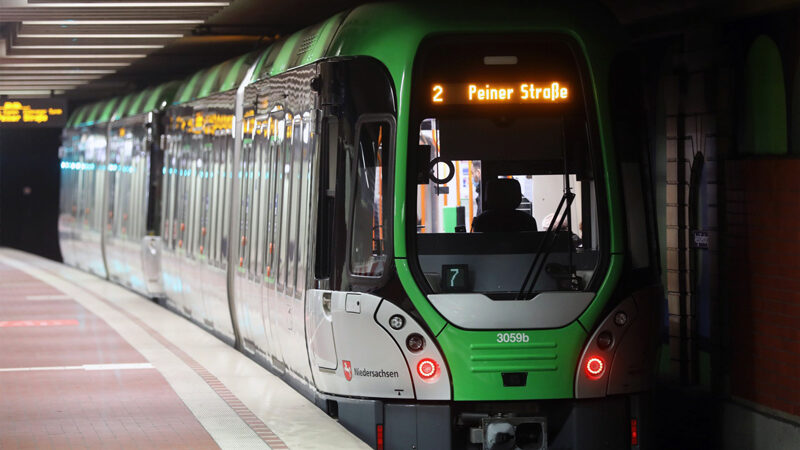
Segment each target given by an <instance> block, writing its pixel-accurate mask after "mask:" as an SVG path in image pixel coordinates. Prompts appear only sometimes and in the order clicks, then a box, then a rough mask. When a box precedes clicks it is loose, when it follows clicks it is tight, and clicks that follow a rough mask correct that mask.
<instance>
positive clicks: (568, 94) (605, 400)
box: [59, 1, 663, 449]
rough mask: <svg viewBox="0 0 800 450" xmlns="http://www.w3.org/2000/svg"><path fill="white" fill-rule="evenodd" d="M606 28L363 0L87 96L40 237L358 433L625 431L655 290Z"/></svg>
mask: <svg viewBox="0 0 800 450" xmlns="http://www.w3.org/2000/svg"><path fill="white" fill-rule="evenodd" d="M615 30H617V28H616V25H615V24H614V20H613V19H612V18H611V16H610V15H609V14H608V13H607V12H606V11H604V10H602V9H600V8H598V7H596V6H593V5H592V4H589V3H581V2H570V1H568V2H560V3H559V4H557V5H553V4H547V5H546V4H544V3H539V2H531V3H530V4H526V5H521V4H509V5H503V4H491V5H487V4H483V5H459V6H458V7H448V6H444V5H442V6H437V5H420V4H414V3H379V4H369V5H363V6H359V7H357V8H354V9H352V10H349V11H346V12H343V13H340V14H338V15H336V16H334V17H331V18H330V19H328V20H326V21H324V22H322V23H320V24H317V25H314V26H311V27H308V28H306V29H303V30H301V31H299V32H297V33H294V34H292V35H290V36H287V37H285V38H284V39H282V40H279V41H277V42H275V43H274V44H272V45H270V46H269V47H267V48H266V49H264V50H262V51H257V52H253V53H250V54H247V55H243V56H241V57H238V58H234V59H231V60H229V61H227V62H225V63H222V64H219V65H217V66H214V67H211V68H208V69H205V70H203V71H201V72H199V73H197V74H195V75H193V76H191V77H189V78H188V79H186V80H184V81H182V82H179V83H168V84H165V85H161V86H158V87H155V88H151V89H148V90H146V91H143V92H140V93H136V94H131V95H129V96H126V97H121V98H117V99H112V100H108V101H105V102H99V103H97V104H93V105H87V106H86V107H84V108H81V109H79V110H77V111H76V112H75V114H74V115H73V117H72V118H71V119H70V120H69V123H68V126H67V128H66V129H65V131H64V135H63V149H62V163H61V165H62V189H61V214H60V218H59V230H60V239H61V249H62V253H63V255H64V261H65V262H66V263H67V264H71V265H75V266H78V267H81V268H83V269H86V270H91V271H93V272H94V273H96V274H97V275H99V276H102V277H108V278H110V279H111V280H113V281H116V282H118V283H120V284H123V285H125V286H128V287H129V288H131V289H134V290H136V291H138V292H140V293H142V294H144V295H147V296H150V297H153V298H158V299H159V301H160V302H162V304H164V305H165V306H166V307H168V308H170V309H172V310H173V311H175V312H177V313H178V314H181V315H184V316H185V317H187V318H189V319H190V320H192V321H194V322H196V323H197V324H198V325H200V326H201V327H204V328H206V329H207V330H208V331H209V332H212V333H214V334H215V335H217V336H218V337H219V338H220V339H222V340H224V341H226V342H228V343H230V344H231V345H233V346H236V348H238V349H239V350H240V351H242V352H243V353H245V354H246V355H248V356H249V357H251V358H252V359H254V360H256V361H258V362H259V363H260V364H262V365H263V366H264V367H266V368H267V369H268V370H270V371H272V372H273V373H275V374H277V375H279V376H281V377H282V378H283V379H284V380H285V381H286V382H287V383H289V384H290V385H292V386H293V387H294V388H295V389H297V390H298V391H299V392H301V393H303V394H304V395H306V396H307V397H308V398H309V400H311V401H313V402H315V403H316V404H317V405H318V406H319V407H320V408H322V409H323V410H325V411H326V412H327V413H328V414H330V415H331V416H333V417H336V418H337V419H338V420H339V421H340V422H341V423H342V424H343V425H344V426H346V427H347V428H348V429H350V430H351V431H352V432H354V433H355V434H356V435H358V436H359V437H361V438H362V439H363V440H364V441H365V442H367V443H368V444H369V445H371V446H373V447H375V448H417V449H442V448H475V449H478V448H485V449H514V448H520V449H538V448H576V449H577V448H579V449H619V448H642V447H646V446H647V442H648V440H649V439H650V432H649V428H648V424H649V422H650V418H649V415H648V408H647V403H648V402H647V398H648V396H647V391H648V389H649V387H650V385H651V383H652V378H653V373H654V352H655V348H656V339H657V330H658V321H657V309H658V308H657V305H658V304H660V301H661V298H662V297H663V293H662V291H661V287H660V286H659V277H658V276H657V270H658V266H657V263H656V262H655V261H656V257H655V250H657V249H656V248H655V244H654V233H653V229H652V223H653V222H652V219H651V217H650V212H651V211H650V209H649V207H648V202H649V195H650V194H649V186H650V183H649V180H648V175H647V174H648V170H647V165H646V164H643V163H642V162H641V161H640V159H641V158H640V156H641V154H642V153H644V151H643V149H641V148H639V147H638V143H637V142H636V140H635V139H630V136H629V134H631V135H632V134H634V133H635V130H634V128H635V126H634V125H631V123H632V122H630V120H631V119H630V117H628V116H630V114H627V116H626V110H625V108H624V107H617V106H615V104H617V103H620V104H622V105H624V101H623V102H617V101H616V100H615V98H618V97H620V95H619V92H618V91H620V88H619V85H620V83H619V81H618V80H619V78H617V75H618V71H617V72H615V70H616V69H615V68H614V67H615V66H614V64H612V62H613V61H615V57H617V56H618V49H619V45H620V42H621V40H620V38H619V36H618V33H617V32H616V31H615ZM620 76H621V75H620ZM614 86H616V88H615V87H614ZM623 90H624V89H623ZM626 117H627V118H626ZM626 120H627V122H626Z"/></svg>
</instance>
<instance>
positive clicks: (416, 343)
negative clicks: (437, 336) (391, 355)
mask: <svg viewBox="0 0 800 450" xmlns="http://www.w3.org/2000/svg"><path fill="white" fill-rule="evenodd" d="M406 347H408V349H409V350H410V351H411V352H412V353H417V352H419V351H422V349H423V348H425V338H424V337H422V335H420V334H417V333H411V334H409V335H408V337H407V338H406Z"/></svg>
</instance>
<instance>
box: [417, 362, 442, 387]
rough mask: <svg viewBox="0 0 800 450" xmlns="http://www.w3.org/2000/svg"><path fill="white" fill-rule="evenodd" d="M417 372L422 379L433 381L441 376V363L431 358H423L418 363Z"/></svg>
mask: <svg viewBox="0 0 800 450" xmlns="http://www.w3.org/2000/svg"><path fill="white" fill-rule="evenodd" d="M417 373H418V374H419V377H420V378H422V381H425V382H428V383H432V382H434V381H436V379H437V378H439V364H437V363H436V361H434V360H432V359H431V358H423V359H422V360H421V361H420V362H419V363H417Z"/></svg>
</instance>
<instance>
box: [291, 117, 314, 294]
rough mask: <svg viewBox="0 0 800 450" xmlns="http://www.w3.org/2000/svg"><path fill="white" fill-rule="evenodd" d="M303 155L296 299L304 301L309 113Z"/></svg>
mask: <svg viewBox="0 0 800 450" xmlns="http://www.w3.org/2000/svg"><path fill="white" fill-rule="evenodd" d="M303 118H304V122H303V153H302V163H301V165H302V168H303V169H302V175H301V177H300V180H301V182H300V184H301V185H302V191H301V196H300V225H299V230H298V238H297V249H298V250H297V251H298V256H297V285H296V288H295V293H294V295H295V298H297V299H302V298H303V293H304V292H305V287H306V278H307V275H308V266H309V261H308V256H309V255H308V249H307V245H308V244H307V243H308V240H309V239H308V236H309V232H310V229H309V228H310V226H309V218H310V215H311V204H310V203H311V186H312V184H311V168H312V158H313V154H314V152H313V151H312V148H314V135H313V133H312V132H311V130H312V127H313V124H314V121H313V119H312V116H311V115H310V114H308V113H306V114H304V116H303Z"/></svg>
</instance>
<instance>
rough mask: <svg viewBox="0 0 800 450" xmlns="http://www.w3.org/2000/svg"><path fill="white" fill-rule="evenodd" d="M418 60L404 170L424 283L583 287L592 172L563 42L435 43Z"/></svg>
mask: <svg viewBox="0 0 800 450" xmlns="http://www.w3.org/2000/svg"><path fill="white" fill-rule="evenodd" d="M497 48H503V54H502V55H500V54H497V50H496V49H497ZM542 61H548V64H541V62H542ZM418 63H420V64H422V67H423V69H422V70H421V71H422V74H421V77H420V78H421V79H422V80H423V82H422V83H423V86H421V87H420V86H419V85H417V89H416V91H415V92H416V94H417V95H416V96H415V97H414V98H415V99H416V100H417V101H418V103H417V105H418V107H417V109H416V111H415V114H412V123H411V124H410V128H411V129H413V130H415V132H414V134H412V136H410V139H413V140H412V141H411V142H414V143H415V144H417V145H416V148H415V149H414V150H416V155H415V157H412V158H409V160H410V161H409V166H410V167H413V173H412V178H416V188H415V191H416V192H415V194H416V195H415V196H414V197H413V200H414V201H415V208H414V209H412V211H415V213H416V214H415V215H416V217H414V220H415V228H416V242H415V244H416V245H414V246H413V248H414V249H415V250H416V256H417V262H418V264H419V265H418V268H419V272H421V274H422V278H424V282H425V284H426V285H427V286H424V288H426V290H427V291H428V292H429V293H431V294H443V293H455V292H460V293H481V294H483V295H486V296H488V297H490V298H492V299H494V300H524V299H530V298H532V297H534V296H535V295H537V294H538V293H541V292H545V291H583V290H586V289H587V288H588V287H589V285H590V282H591V280H592V278H593V275H594V273H595V271H596V268H597V267H598V264H599V261H600V256H599V255H600V253H599V252H600V240H599V239H598V238H599V236H600V235H601V234H600V233H599V232H598V225H599V220H598V198H599V196H598V192H597V186H598V185H597V183H596V182H595V180H596V179H597V178H599V177H598V176H597V175H598V172H597V170H596V166H598V164H594V163H593V160H592V151H591V150H592V145H591V142H592V140H593V139H592V138H591V136H592V128H593V127H591V126H590V124H589V121H588V120H587V113H586V107H585V103H584V98H583V93H582V88H581V81H580V77H578V76H577V75H576V73H575V72H576V70H575V60H574V59H573V56H572V50H571V48H570V45H569V44H568V43H566V42H563V41H560V40H558V39H556V40H554V41H553V42H548V44H547V45H546V46H542V47H537V46H531V45H530V43H526V44H523V43H522V42H514V40H513V39H512V42H505V43H503V45H497V43H493V42H491V39H483V40H481V41H480V42H476V43H474V45H470V46H468V47H466V48H465V47H464V44H463V40H462V41H461V42H460V43H457V42H455V41H453V42H450V41H448V40H447V39H442V40H440V41H438V42H436V43H435V44H434V43H429V44H428V45H427V46H424V47H423V50H422V51H421V53H420V56H419V57H418ZM542 67H546V69H542ZM478 72H480V76H478V75H473V76H471V77H469V78H467V79H463V78H464V76H463V74H476V73H478ZM473 80H474V82H473ZM481 98H482V99H483V100H481ZM410 153H413V151H411V152H410Z"/></svg>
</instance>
